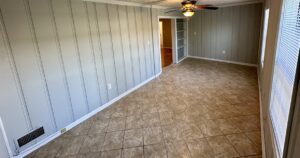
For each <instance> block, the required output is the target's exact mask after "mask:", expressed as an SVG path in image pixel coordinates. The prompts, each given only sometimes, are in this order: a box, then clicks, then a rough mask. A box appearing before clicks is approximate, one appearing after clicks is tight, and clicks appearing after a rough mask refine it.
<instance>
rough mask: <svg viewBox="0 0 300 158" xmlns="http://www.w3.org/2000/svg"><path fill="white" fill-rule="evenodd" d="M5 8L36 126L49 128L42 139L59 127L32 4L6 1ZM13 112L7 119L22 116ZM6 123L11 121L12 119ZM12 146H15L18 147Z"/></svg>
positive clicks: (18, 67)
mask: <svg viewBox="0 0 300 158" xmlns="http://www.w3.org/2000/svg"><path fill="white" fill-rule="evenodd" d="M1 11H2V15H3V21H4V24H5V27H6V33H7V35H8V40H9V43H10V46H11V48H12V49H11V50H12V54H13V60H14V61H15V64H16V68H17V74H18V77H19V78H20V83H21V87H22V92H23V94H24V99H25V101H26V107H27V110H28V114H29V116H30V121H31V125H32V128H33V129H34V128H37V127H40V126H44V128H45V135H43V136H42V137H40V138H39V139H37V141H39V140H41V139H43V138H45V137H46V136H49V135H50V134H52V133H53V132H55V131H56V129H55V122H54V118H53V116H52V110H51V105H50V101H49V96H48V94H47V90H46V85H45V78H44V74H43V72H42V70H41V69H42V67H41V64H40V62H41V61H40V58H39V53H40V52H39V49H38V48H37V47H36V43H35V40H34V33H33V31H34V30H32V29H33V28H32V26H31V17H30V15H31V14H30V13H29V8H28V3H27V1H25V0H22V1H20V0H12V1H3V2H2V4H1ZM1 81H2V80H1ZM1 91H2V93H5V91H6V90H5V89H1ZM10 106H17V105H10ZM1 108H2V107H1ZM14 108H15V107H14ZM1 111H2V109H1ZM5 112H6V111H5ZM9 115H10V116H8V117H12V118H4V119H3V120H6V119H8V120H11V121H13V119H14V118H15V117H19V116H16V115H15V113H10V114H9ZM4 123H5V124H10V123H12V122H10V121H8V122H4ZM21 123H22V121H21V122H20V123H16V124H15V125H14V127H17V126H18V125H19V124H21ZM9 130H13V129H9ZM23 134H25V133H23ZM18 136H20V135H18ZM13 138H14V139H16V138H17V137H16V136H13ZM11 141H13V140H11ZM12 148H13V149H14V147H12Z"/></svg>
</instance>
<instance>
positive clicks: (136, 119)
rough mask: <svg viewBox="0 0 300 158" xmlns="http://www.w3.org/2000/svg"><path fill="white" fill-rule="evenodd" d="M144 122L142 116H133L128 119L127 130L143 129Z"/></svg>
mask: <svg viewBox="0 0 300 158" xmlns="http://www.w3.org/2000/svg"><path fill="white" fill-rule="evenodd" d="M143 126H144V121H143V117H142V115H132V116H127V118H126V129H134V128H143Z"/></svg>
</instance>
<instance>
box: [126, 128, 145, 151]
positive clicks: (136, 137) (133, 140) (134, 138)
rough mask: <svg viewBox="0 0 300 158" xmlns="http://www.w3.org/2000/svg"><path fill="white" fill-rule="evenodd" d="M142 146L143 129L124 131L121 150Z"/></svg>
mask: <svg viewBox="0 0 300 158" xmlns="http://www.w3.org/2000/svg"><path fill="white" fill-rule="evenodd" d="M138 146H143V129H131V130H127V131H125V135H124V142H123V148H130V147H138Z"/></svg>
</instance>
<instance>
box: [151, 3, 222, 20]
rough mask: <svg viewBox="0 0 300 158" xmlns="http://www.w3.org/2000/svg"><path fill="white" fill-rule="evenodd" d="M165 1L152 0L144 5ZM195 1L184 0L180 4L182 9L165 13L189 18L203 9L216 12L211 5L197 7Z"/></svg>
mask: <svg viewBox="0 0 300 158" xmlns="http://www.w3.org/2000/svg"><path fill="white" fill-rule="evenodd" d="M163 1H166V0H154V1H151V2H149V3H146V4H155V3H160V2H163ZM196 3H197V0H185V1H183V2H181V5H182V7H181V8H176V9H172V10H169V11H167V12H166V13H170V12H176V11H177V12H182V14H183V15H184V16H186V17H191V16H193V15H194V14H195V12H196V11H200V10H203V9H208V10H217V9H218V7H216V6H213V5H197V4H196Z"/></svg>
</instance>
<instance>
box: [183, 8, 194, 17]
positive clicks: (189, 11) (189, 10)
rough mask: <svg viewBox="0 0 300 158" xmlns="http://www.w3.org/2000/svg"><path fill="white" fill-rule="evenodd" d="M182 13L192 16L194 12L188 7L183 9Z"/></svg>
mask: <svg viewBox="0 0 300 158" xmlns="http://www.w3.org/2000/svg"><path fill="white" fill-rule="evenodd" d="M182 14H183V15H184V16H185V17H192V16H193V15H194V14H195V12H194V11H193V10H191V9H188V10H185V11H183V12H182Z"/></svg>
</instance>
